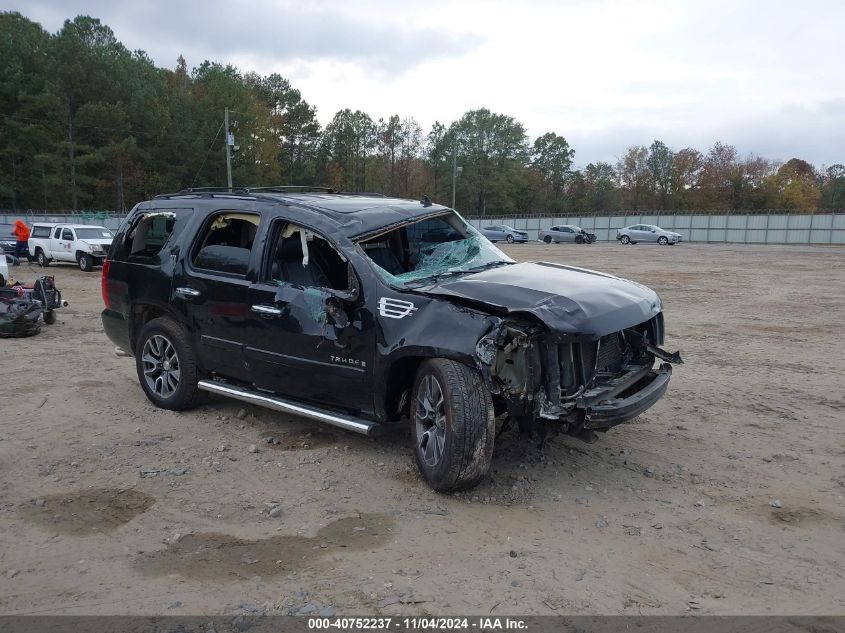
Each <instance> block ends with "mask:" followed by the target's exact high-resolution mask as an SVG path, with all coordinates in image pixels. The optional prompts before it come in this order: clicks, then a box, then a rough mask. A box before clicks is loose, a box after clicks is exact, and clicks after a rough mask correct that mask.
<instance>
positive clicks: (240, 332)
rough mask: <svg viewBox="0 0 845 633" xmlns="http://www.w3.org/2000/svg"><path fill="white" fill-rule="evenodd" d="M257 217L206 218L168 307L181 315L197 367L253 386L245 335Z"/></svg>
mask: <svg viewBox="0 0 845 633" xmlns="http://www.w3.org/2000/svg"><path fill="white" fill-rule="evenodd" d="M258 223H259V216H258V215H257V214H251V213H238V212H236V211H223V212H221V213H217V214H214V215H213V216H209V218H208V219H207V220H206V222H205V226H204V228H203V230H201V231H200V232H199V236H198V239H197V242H196V243H195V244H194V245H193V246H191V247H190V248H191V253H190V255H189V256H188V257H186V258H183V260H182V266H181V267H180V268H179V269H178V270H177V271H176V272H175V273H174V276H173V288H172V300H171V304H172V305H173V306H174V307H175V308H176V309H177V310H178V311H180V312H181V313H183V314H184V315H185V322H186V324H187V326H188V329H189V331H190V333H191V336H192V339H193V343H194V349H195V350H196V352H197V357H198V360H199V362H200V366H201V367H202V368H203V369H204V370H205V371H208V372H213V373H216V374H219V375H221V376H225V377H228V378H234V379H237V380H240V381H243V382H246V383H250V382H252V375H251V370H250V366H249V364H248V363H246V361H245V357H244V346H245V335H244V332H245V330H246V328H248V326H249V323H250V322H251V319H252V313H251V311H250V303H249V289H250V286H251V285H252V281H251V280H250V279H249V276H248V273H249V269H250V267H251V266H253V265H254V264H253V263H252V259H253V257H252V256H253V253H252V244H253V242H254V240H255V235H256V233H257V231H258Z"/></svg>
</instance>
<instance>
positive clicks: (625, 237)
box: [619, 235, 631, 245]
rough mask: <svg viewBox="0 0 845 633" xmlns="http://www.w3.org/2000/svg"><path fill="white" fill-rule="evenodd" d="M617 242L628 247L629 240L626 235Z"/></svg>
mask: <svg viewBox="0 0 845 633" xmlns="http://www.w3.org/2000/svg"><path fill="white" fill-rule="evenodd" d="M619 241H620V242H622V243H623V244H625V245H628V244H630V243H631V238H630V237H628V236H627V235H623V236H622V237H620V238H619Z"/></svg>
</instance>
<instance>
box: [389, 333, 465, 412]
mask: <svg viewBox="0 0 845 633" xmlns="http://www.w3.org/2000/svg"><path fill="white" fill-rule="evenodd" d="M436 358H445V359H448V360H453V361H455V362H458V363H461V364H462V365H466V366H467V367H469V368H470V369H472V370H473V371H478V367H477V365H476V363H475V357H474V356H469V355H467V354H462V353H460V352H456V351H455V350H448V349H442V348H417V349H406V350H403V351H402V353H400V354H397V355H395V356H394V357H391V358H388V359H386V360H385V361H384V365H383V372H382V375H383V376H385V378H386V379H385V380H384V381H383V383H382V384H383V387H382V391H381V394H380V398H379V402H377V403H376V411H378V412H379V413H381V414H382V416H383V417H384V419H385V420H389V421H392V422H395V421H397V420H399V419H400V418H401V417H402V416H403V415H406V414H407V413H408V405H409V403H410V393H411V389H412V388H413V385H414V378H415V377H416V375H417V371H418V370H419V368H420V365H422V364H423V362H425V361H427V360H431V359H436ZM405 394H407V395H405Z"/></svg>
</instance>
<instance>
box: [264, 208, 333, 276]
mask: <svg viewBox="0 0 845 633" xmlns="http://www.w3.org/2000/svg"><path fill="white" fill-rule="evenodd" d="M267 281H270V282H271V283H275V284H292V285H294V286H301V287H303V288H330V289H333V290H349V289H350V277H349V265H348V262H347V261H346V258H345V257H343V255H341V254H340V253H339V252H338V251H337V250H336V249H335V248H334V247H333V246H332V245H331V244H330V243H329V242H328V241H326V239H325V238H323V237H322V236H321V235H319V234H317V233H314V232H313V231H311V230H309V229H306V228H305V227H301V226H298V225H296V224H292V223H289V224H285V225H283V226H281V227H279V230H278V231H277V234H276V237H275V239H274V241H273V246H272V248H271V250H270V262H269V268H268V274H267Z"/></svg>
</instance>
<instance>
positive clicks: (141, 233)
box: [115, 209, 191, 262]
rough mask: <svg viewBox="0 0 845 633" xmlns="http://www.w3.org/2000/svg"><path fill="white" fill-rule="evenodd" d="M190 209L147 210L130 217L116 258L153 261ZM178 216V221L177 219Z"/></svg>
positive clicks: (182, 222)
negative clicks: (130, 219)
mask: <svg viewBox="0 0 845 633" xmlns="http://www.w3.org/2000/svg"><path fill="white" fill-rule="evenodd" d="M190 213H191V210H190V209H180V210H179V211H178V214H177V212H176V211H147V212H144V213H140V214H139V215H137V216H135V217H134V218H133V219H132V221H131V222H132V223H131V225H130V226H129V228H128V229H127V230H126V232H125V233H124V235H123V238H122V240H121V241H120V243H119V246H118V251H117V253H116V254H115V257H116V258H118V259H128V260H130V261H133V260H136V261H139V262H148V261H153V260H155V259H156V258H157V256H158V254H159V252H161V250H162V249H163V248H164V246H165V244H167V243H168V242H169V241H170V239H171V238H172V237H173V236H174V235H176V234H177V233H178V229H177V226H178V227H179V228H181V227H182V226H184V224H185V221H186V220H187V218H188V216H189V215H190ZM177 218H178V221H177Z"/></svg>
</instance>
